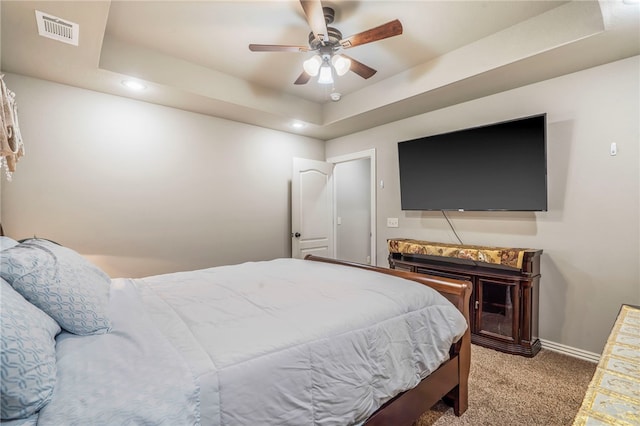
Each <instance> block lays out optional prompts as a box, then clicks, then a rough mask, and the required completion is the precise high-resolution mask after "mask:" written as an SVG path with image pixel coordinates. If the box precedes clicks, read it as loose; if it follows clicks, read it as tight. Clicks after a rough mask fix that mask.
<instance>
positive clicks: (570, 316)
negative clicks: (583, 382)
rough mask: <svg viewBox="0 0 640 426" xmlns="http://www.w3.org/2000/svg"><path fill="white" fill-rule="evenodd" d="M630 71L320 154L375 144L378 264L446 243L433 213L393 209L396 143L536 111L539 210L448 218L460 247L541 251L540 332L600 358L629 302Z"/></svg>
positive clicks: (634, 216) (637, 294) (389, 130)
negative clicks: (403, 245) (544, 174)
mask: <svg viewBox="0 0 640 426" xmlns="http://www.w3.org/2000/svg"><path fill="white" fill-rule="evenodd" d="M639 70H640V61H639V58H638V57H634V58H630V59H627V60H623V61H619V62H616V63H612V64H608V65H604V66H600V67H596V68H592V69H588V70H586V71H582V72H578V73H575V74H571V75H567V76H564V77H560V78H555V79H552V80H548V81H545V82H541V83H538V84H533V85H530V86H526V87H522V88H519V89H515V90H511V91H508V92H504V93H500V94H497V95H493V96H489V97H486V98H482V99H478V100H475V101H471V102H466V103H463V104H459V105H455V106H453V107H450V108H446V109H442V110H439V111H435V112H431V113H427V114H424V115H420V116H417V117H413V118H410V119H406V120H402V121H398V122H395V123H391V124H388V125H384V126H380V127H376V128H373V129H370V130H367V131H364V132H360V133H357V134H353V135H350V136H347V137H342V138H339V139H336V140H331V141H328V142H327V148H326V151H327V156H328V157H333V156H338V155H342V154H345V153H349V152H356V151H361V150H364V149H370V148H375V149H376V153H377V158H378V164H377V179H378V181H380V180H384V189H380V188H378V194H377V218H378V219H377V221H378V225H377V236H378V238H377V240H378V241H377V245H378V264H380V265H386V257H387V255H388V253H387V250H386V240H387V238H393V237H407V238H419V239H425V240H433V241H442V242H456V239H455V236H454V234H453V233H452V232H451V231H450V230H449V227H448V225H447V223H446V221H445V219H444V218H443V217H442V214H441V213H439V212H402V211H401V210H400V192H399V181H398V166H397V161H398V160H397V142H398V141H402V140H407V139H412V138H417V137H420V136H426V135H431V134H437V133H441V132H445V131H451V130H456V129H461V128H465V127H470V126H476V125H481V124H486V123H492V122H496V121H502V120H506V119H510V118H516V117H523V116H528V115H533V114H537V113H542V112H546V113H547V120H548V127H547V131H548V136H547V150H548V162H547V163H548V182H549V192H548V194H549V211H548V212H542V213H523V212H513V213H503V212H452V213H450V214H449V217H450V219H451V220H452V222H453V225H454V227H455V229H456V231H457V232H458V234H459V235H460V236H461V238H462V239H463V241H464V242H465V243H466V244H486V245H496V246H513V247H532V248H539V249H543V250H544V254H543V258H542V282H541V294H540V337H541V338H542V339H544V340H547V341H549V342H554V343H557V344H560V345H565V346H568V347H569V348H577V349H579V350H583V351H587V352H592V353H600V352H601V350H602V348H603V346H604V343H605V340H606V336H607V335H608V333H609V331H610V328H611V326H612V324H613V321H614V319H615V317H616V314H617V312H618V309H619V308H620V304H621V303H634V304H640V270H639V263H640V262H639V259H640V248H639V245H640V229H639V223H640V214H639V209H640V195H639V193H640V184H639V181H640V175H639V167H640V166H639V165H640V153H639V148H638V146H639V140H640V132H639V118H638V117H640V108H639V104H640V96H639V94H640V84H639V80H640V73H639ZM611 142H616V143H617V144H618V149H619V153H618V155H617V156H615V157H611V156H610V155H609V146H610V144H611ZM453 172H455V171H453ZM496 184H499V183H496ZM387 217H398V218H400V227H399V228H397V229H391V228H386V226H385V223H386V218H387Z"/></svg>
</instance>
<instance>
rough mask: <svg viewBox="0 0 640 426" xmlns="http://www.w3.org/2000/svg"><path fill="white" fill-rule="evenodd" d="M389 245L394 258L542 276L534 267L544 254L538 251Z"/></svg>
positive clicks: (426, 243)
mask: <svg viewBox="0 0 640 426" xmlns="http://www.w3.org/2000/svg"><path fill="white" fill-rule="evenodd" d="M387 245H388V248H389V253H390V254H391V255H392V256H393V255H394V254H395V255H401V256H409V257H411V256H415V257H433V258H437V257H441V258H442V257H446V258H452V259H460V260H467V261H471V262H473V263H474V264H476V262H481V263H482V265H481V266H486V267H492V266H495V267H506V268H510V269H513V270H519V271H523V272H529V273H532V272H533V273H538V272H534V271H533V270H532V269H531V268H532V267H533V266H532V265H531V263H532V262H533V261H534V259H536V258H538V260H539V257H540V255H541V254H542V250H538V249H528V248H507V247H491V246H474V245H462V244H447V243H439V242H432V241H422V240H412V239H406V238H395V239H389V240H387ZM436 260H437V259H436ZM441 260H444V259H441Z"/></svg>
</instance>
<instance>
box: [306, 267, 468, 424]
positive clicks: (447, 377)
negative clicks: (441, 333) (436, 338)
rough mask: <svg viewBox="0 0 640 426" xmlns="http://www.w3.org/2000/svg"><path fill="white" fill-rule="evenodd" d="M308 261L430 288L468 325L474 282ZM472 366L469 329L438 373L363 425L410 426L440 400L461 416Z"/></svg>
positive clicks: (378, 412)
mask: <svg viewBox="0 0 640 426" xmlns="http://www.w3.org/2000/svg"><path fill="white" fill-rule="evenodd" d="M305 259H306V260H313V261H316V262H326V263H333V264H337V265H345V266H351V267H356V268H361V269H366V270H370V271H375V272H379V273H383V274H389V275H394V276H397V277H400V278H405V279H408V280H412V281H415V282H418V283H420V284H423V285H426V286H429V287H431V288H433V289H435V290H437V291H438V292H439V293H440V294H442V295H443V296H445V297H446V298H447V299H448V300H449V301H451V303H453V304H454V305H455V307H456V308H458V310H459V311H460V312H461V313H462V315H464V317H465V319H466V320H467V324H470V322H469V298H470V296H471V283H470V282H469V281H459V280H453V279H448V278H442V277H435V276H426V275H423V274H414V273H411V272H406V271H398V270H395V269H387V268H381V267H378V266H371V265H364V264H360V263H353V262H345V261H340V260H335V259H328V258H324V257H318V256H313V255H307V256H306V257H305ZM470 364H471V333H470V330H469V327H467V331H466V332H465V333H464V335H463V336H462V338H461V339H460V340H459V341H458V342H456V343H455V344H454V345H453V346H452V347H451V350H450V358H449V360H448V361H446V362H445V363H443V364H442V365H441V366H440V367H439V368H438V369H437V370H436V371H434V372H433V373H431V375H429V376H428V377H426V378H425V379H424V380H422V381H421V382H420V383H419V384H418V386H416V387H415V388H413V389H410V390H408V391H406V392H404V393H402V394H400V395H398V396H396V397H395V398H393V399H392V400H390V401H389V402H387V403H386V404H385V405H384V406H382V407H381V408H380V409H379V410H378V411H376V412H375V413H374V414H373V415H372V416H371V417H369V419H367V421H366V422H365V423H364V424H365V425H368V426H378V425H380V426H383V425H385V426H386V425H394V426H402V425H407V426H409V425H411V424H413V423H414V422H415V421H416V420H417V419H418V418H419V417H420V415H421V414H422V413H424V412H425V411H427V410H429V409H430V408H431V407H432V406H433V405H434V404H435V403H436V402H438V401H439V400H440V399H443V398H447V399H448V400H450V401H452V403H453V409H454V413H455V414H456V415H457V416H460V415H462V413H464V412H465V411H466V410H467V407H468V405H469V400H468V395H469V392H468V379H469V369H470Z"/></svg>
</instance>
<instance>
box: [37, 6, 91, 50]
mask: <svg viewBox="0 0 640 426" xmlns="http://www.w3.org/2000/svg"><path fill="white" fill-rule="evenodd" d="M36 22H38V34H40V35H41V36H42V37H47V38H52V39H54V40H58V41H61V42H63V43H68V44H73V45H74V46H77V45H78V37H79V35H80V26H79V25H78V24H76V23H74V22H69V21H65V20H64V19H62V18H58V17H57V16H53V15H49V14H47V13H42V12H40V11H39V10H36Z"/></svg>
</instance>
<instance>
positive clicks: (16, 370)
mask: <svg viewBox="0 0 640 426" xmlns="http://www.w3.org/2000/svg"><path fill="white" fill-rule="evenodd" d="M3 255H4V253H3ZM0 321H1V324H2V333H0V374H1V376H2V377H1V380H0V391H1V392H0V415H1V417H2V420H9V419H19V418H26V417H28V416H30V415H32V414H33V413H35V412H36V411H38V410H40V409H41V408H42V407H44V406H45V405H46V404H47V403H48V402H49V400H50V399H51V395H52V394H53V387H54V385H55V382H56V342H55V336H56V335H57V334H58V333H59V332H60V327H59V326H58V324H56V322H55V321H54V320H52V319H51V318H50V317H49V316H48V315H47V314H45V313H44V312H42V311H41V310H40V309H38V308H36V307H35V306H33V305H32V304H31V303H29V302H27V301H26V300H25V299H24V298H23V297H22V296H20V294H18V293H17V292H16V291H15V290H14V289H13V288H11V286H10V285H9V284H8V283H7V282H6V281H5V280H3V279H0Z"/></svg>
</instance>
